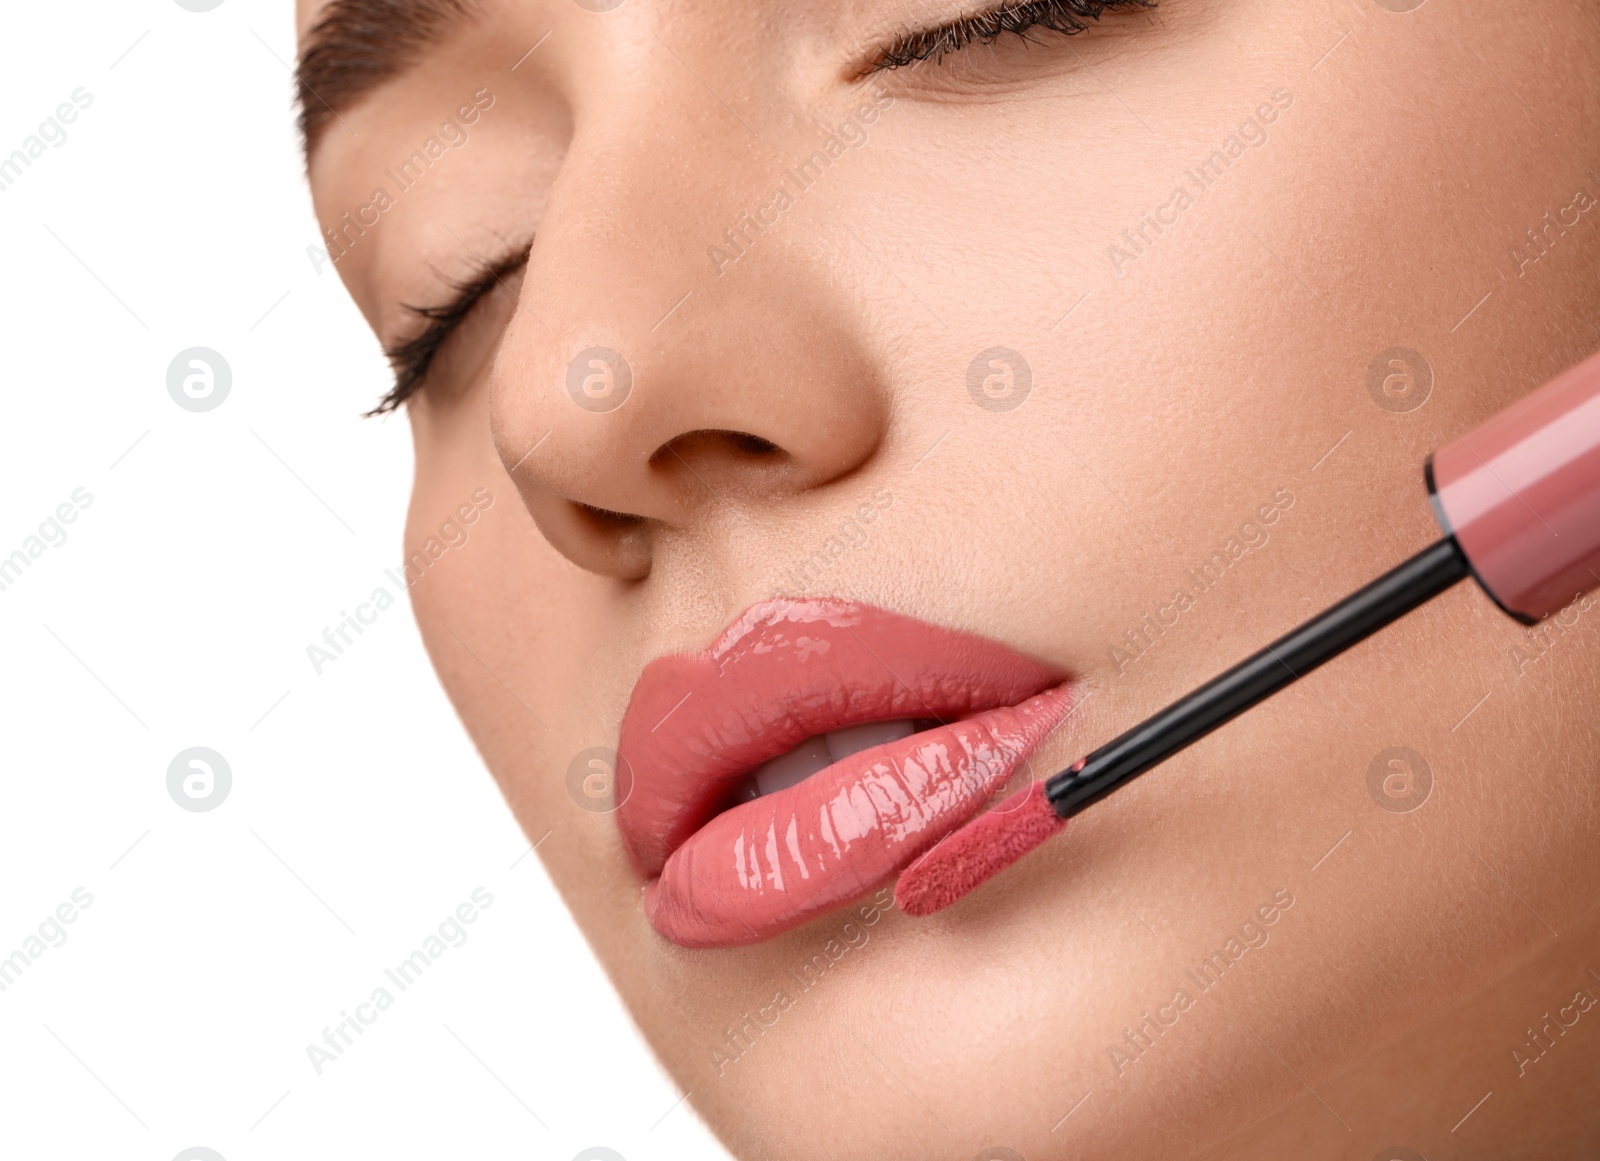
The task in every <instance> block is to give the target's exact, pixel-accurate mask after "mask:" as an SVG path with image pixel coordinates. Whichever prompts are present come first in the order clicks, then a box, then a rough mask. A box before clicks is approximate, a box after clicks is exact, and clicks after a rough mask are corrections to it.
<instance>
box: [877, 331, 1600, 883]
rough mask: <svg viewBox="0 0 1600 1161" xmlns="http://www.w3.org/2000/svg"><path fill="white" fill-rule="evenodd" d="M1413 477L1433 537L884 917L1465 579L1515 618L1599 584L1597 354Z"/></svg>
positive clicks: (972, 872)
mask: <svg viewBox="0 0 1600 1161" xmlns="http://www.w3.org/2000/svg"><path fill="white" fill-rule="evenodd" d="M1425 474H1426V480H1427V484H1428V492H1429V496H1430V498H1431V499H1432V501H1433V509H1434V515H1435V516H1436V517H1437V518H1438V521H1439V524H1440V527H1441V528H1442V529H1443V531H1444V539H1442V540H1440V541H1438V542H1437V543H1436V544H1433V545H1431V546H1430V547H1428V548H1425V549H1423V550H1422V551H1421V552H1419V553H1417V555H1415V556H1413V557H1412V558H1411V559H1410V560H1408V561H1406V562H1405V563H1404V564H1401V565H1399V566H1398V567H1396V568H1393V569H1391V570H1390V571H1389V572H1387V573H1385V574H1384V575H1383V576H1381V577H1379V578H1378V579H1377V580H1375V581H1373V582H1372V583H1370V584H1368V585H1366V586H1365V587H1363V588H1361V589H1358V590H1357V591H1356V592H1354V593H1352V594H1351V595H1350V596H1348V597H1346V598H1345V599H1344V600H1342V601H1340V602H1339V603H1338V604H1336V605H1334V606H1332V607H1331V608H1329V609H1327V610H1326V611H1324V612H1322V613H1320V614H1319V615H1317V616H1316V617H1313V618H1312V619H1311V620H1310V621H1307V622H1306V623H1305V624H1303V625H1301V626H1300V627H1299V628H1298V629H1295V630H1293V631H1292V632H1290V633H1288V634H1286V635H1285V636H1283V637H1280V638H1279V639H1278V640H1276V641H1274V642H1273V643H1272V644H1271V645H1268V646H1267V647H1266V648H1265V649H1262V650H1261V651H1260V652H1259V653H1256V654H1255V655H1254V656H1251V657H1249V658H1246V659H1245V660H1244V661H1241V662H1240V663H1239V664H1237V665H1235V666H1234V667H1233V668H1231V669H1229V670H1228V671H1227V672H1225V673H1222V674H1220V675H1219V676H1217V677H1214V678H1212V679H1211V680H1210V681H1208V682H1206V683H1205V684H1204V685H1202V686H1200V688H1198V689H1196V690H1195V691H1194V692H1192V693H1190V694H1187V695H1186V696H1184V697H1182V698H1180V699H1179V700H1178V701H1175V702H1173V703H1172V704H1171V705H1169V706H1168V707H1167V708H1166V709H1164V710H1162V711H1160V712H1159V713H1157V714H1156V715H1155V716H1154V717H1151V718H1148V719H1146V720H1145V721H1143V722H1141V723H1140V724H1139V725H1137V726H1134V727H1133V728H1132V729H1131V730H1128V731H1127V732H1126V733H1124V734H1122V735H1121V736H1119V737H1117V738H1114V739H1112V740H1111V741H1109V742H1107V743H1106V744H1105V745H1103V746H1101V747H1099V748H1098V749H1096V750H1094V751H1093V752H1092V753H1090V754H1088V755H1087V756H1086V757H1084V758H1081V759H1079V760H1078V761H1077V762H1075V763H1073V765H1071V766H1069V767H1068V768H1067V769H1065V770H1063V771H1061V772H1060V773H1059V774H1056V775H1055V776H1054V777H1051V778H1048V779H1046V780H1044V781H1042V782H1035V783H1034V784H1033V785H1032V786H1030V787H1029V788H1028V789H1027V790H1024V791H1021V792H1019V793H1017V794H1015V795H1013V796H1012V797H1011V798H1009V799H1007V800H1006V801H1005V802H1002V803H1000V804H999V805H998V806H996V807H995V808H994V809H993V810H991V811H989V812H988V813H986V814H982V815H979V816H978V817H977V818H976V819H974V820H973V821H971V822H969V823H968V824H967V825H966V826H964V827H962V828H960V829H959V830H957V831H955V832H954V833H953V834H951V835H949V836H948V837H946V838H945V839H944V840H943V841H941V842H939V843H938V844H937V845H936V846H934V847H933V848H932V849H931V850H929V851H928V852H927V853H926V854H924V855H923V856H922V857H921V858H920V859H918V860H917V861H916V862H915V863H913V864H912V865H911V866H909V867H908V868H906V870H905V872H904V873H903V874H902V875H901V876H900V881H899V882H898V883H897V884H896V885H895V902H896V903H897V904H898V905H899V907H900V909H901V910H903V911H905V912H907V913H908V914H911V915H931V914H932V913H933V912H935V911H939V910H942V909H943V908H945V907H948V906H949V905H950V904H952V903H954V902H955V901H956V900H957V899H960V898H961V897H962V896H964V895H966V894H967V893H968V892H969V891H972V890H973V889H974V888H976V887H978V886H979V885H980V884H982V883H984V882H987V881H988V880H989V879H990V878H992V877H994V876H995V875H997V874H999V873H1000V872H1001V871H1003V870H1005V869H1006V868H1007V867H1009V866H1010V865H1011V864H1012V863H1014V862H1016V861H1017V860H1018V859H1020V858H1021V857H1022V856H1023V855H1025V854H1027V853H1028V852H1029V851H1031V850H1033V849H1034V848H1035V847H1037V846H1038V845H1039V844H1040V843H1042V842H1044V841H1045V840H1046V839H1048V838H1050V837H1051V836H1052V835H1055V834H1058V833H1059V832H1060V831H1061V830H1062V828H1063V827H1065V825H1066V822H1067V819H1069V818H1071V817H1072V816H1073V815H1075V814H1077V813H1078V812H1080V811H1082V810H1085V809H1087V808H1088V807H1089V806H1091V805H1093V804H1094V803H1096V802H1098V801H1099V800H1100V799H1102V798H1104V797H1105V796H1106V795H1108V794H1110V793H1111V792H1112V791H1114V790H1116V789H1117V788H1119V787H1121V786H1126V785H1127V784H1128V783H1129V782H1131V781H1132V780H1133V779H1134V778H1137V777H1138V776H1139V775H1140V774H1143V773H1144V772H1145V771H1146V770H1149V769H1151V768H1152V767H1154V766H1157V765H1160V764H1161V763H1162V762H1164V761H1166V759H1168V758H1170V757H1171V756H1172V755H1173V754H1176V753H1177V752H1178V751H1179V750H1182V749H1183V748H1184V747H1186V746H1189V745H1191V744H1192V743H1194V742H1195V741H1197V740H1199V739H1200V738H1203V737H1205V735H1207V734H1209V733H1210V732H1211V731H1212V730H1215V729H1217V728H1218V727H1220V726H1222V725H1224V724H1225V723H1227V722H1229V721H1231V720H1232V719H1233V718H1235V717H1237V716H1238V715H1240V714H1242V713H1243V712H1244V711H1245V710H1247V709H1250V708H1251V707H1252V706H1254V705H1258V704H1259V703H1261V702H1262V701H1265V700H1266V699H1267V698H1269V697H1271V696H1272V695H1273V694H1275V693H1277V692H1278V691H1279V690H1281V689H1282V688H1283V687H1284V686H1286V685H1289V684H1290V683H1291V682H1294V681H1298V680H1299V679H1300V678H1302V677H1304V676H1305V675H1306V674H1307V673H1310V672H1311V671H1312V670H1313V669H1315V668H1317V666H1319V665H1321V664H1323V663H1324V662H1326V661H1329V660H1331V659H1332V658H1334V657H1337V656H1338V655H1339V654H1340V653H1343V652H1344V651H1345V650H1346V649H1348V648H1350V647H1351V646H1352V645H1355V644H1357V643H1358V642H1360V641H1363V640H1365V639H1366V638H1367V637H1369V636H1371V635H1372V634H1373V633H1376V632H1377V631H1378V630H1379V629H1382V628H1383V627H1384V626H1386V625H1389V624H1391V623H1392V622H1394V621H1396V620H1398V619H1399V618H1400V617H1403V616H1405V615H1406V614H1407V613H1409V612H1410V611H1411V610H1412V609H1415V608H1416V607H1417V606H1418V605H1421V604H1423V603H1425V602H1427V601H1429V600H1431V599H1432V598H1433V597H1436V596H1438V595H1439V594H1440V593H1442V592H1444V591H1445V590H1446V589H1448V588H1450V587H1451V586H1452V585H1454V584H1455V583H1456V582H1458V581H1460V580H1462V579H1464V578H1465V577H1468V576H1473V577H1476V578H1477V580H1478V583H1479V584H1480V585H1481V586H1482V587H1483V589H1484V591H1485V592H1487V593H1488V594H1489V596H1490V597H1491V598H1492V599H1493V600H1494V601H1495V603H1496V604H1498V605H1499V606H1500V608H1501V609H1503V610H1504V611H1505V612H1506V613H1508V614H1510V615H1511V616H1513V617H1515V618H1517V619H1518V620H1520V621H1523V622H1525V623H1529V624H1531V623H1533V622H1534V621H1536V620H1538V619H1539V618H1541V617H1544V616H1548V615H1549V614H1550V613H1552V612H1555V611H1556V610H1557V609H1559V608H1561V607H1562V606H1563V605H1565V604H1566V603H1567V602H1568V601H1570V600H1572V599H1573V598H1574V597H1575V596H1577V595H1579V594H1582V593H1584V592H1587V591H1588V590H1589V589H1590V588H1591V587H1594V586H1596V585H1600V356H1596V357H1594V358H1591V359H1589V360H1588V361H1587V362H1585V363H1582V364H1580V365H1578V366H1577V367H1575V368H1573V369H1572V370H1570V371H1568V372H1567V373H1566V374H1564V375H1562V376H1560V377H1559V378H1557V379H1555V380H1553V381H1551V382H1550V383H1547V384H1546V385H1545V386H1543V387H1541V388H1540V389H1539V390H1538V391H1535V392H1533V393H1532V394H1530V395H1527V396H1525V397H1523V398H1522V399H1521V400H1519V401H1518V402H1516V403H1515V404H1513V405H1512V406H1511V407H1509V408H1507V409H1506V410H1505V411H1503V412H1501V413H1500V414H1499V415H1497V416H1495V417H1494V418H1493V419H1490V420H1489V421H1488V422H1486V423H1484V424H1482V425H1481V426H1479V427H1477V428H1475V429H1474V430H1472V431H1471V432H1469V433H1467V435H1465V436H1463V437H1462V438H1461V439H1458V440H1456V441H1455V442H1453V443H1450V444H1447V445H1446V446H1445V447H1443V448H1441V449H1440V450H1439V452H1438V453H1437V454H1436V455H1435V456H1434V457H1433V458H1432V459H1430V460H1429V461H1428V464H1427V468H1426V473H1425Z"/></svg>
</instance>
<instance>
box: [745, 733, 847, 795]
mask: <svg viewBox="0 0 1600 1161" xmlns="http://www.w3.org/2000/svg"><path fill="white" fill-rule="evenodd" d="M832 763H833V755H831V754H829V753H828V747H827V744H826V743H825V742H824V741H823V740H822V739H821V738H807V739H806V740H805V741H803V742H801V743H800V744H799V745H798V746H796V747H795V748H794V749H792V750H790V751H789V752H788V753H787V754H783V755H780V756H779V757H776V758H774V759H773V760H772V761H770V762H768V763H767V764H766V765H764V766H762V767H761V768H760V769H759V770H757V771H756V794H757V796H760V795H762V794H776V793H777V792H778V791H780V790H787V789H788V788H789V787H791V786H793V785H794V784H795V783H796V782H799V781H801V780H803V779H806V778H809V777H811V775H813V774H815V773H816V772H817V771H818V770H821V769H822V768H823V767H824V766H829V765H832Z"/></svg>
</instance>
